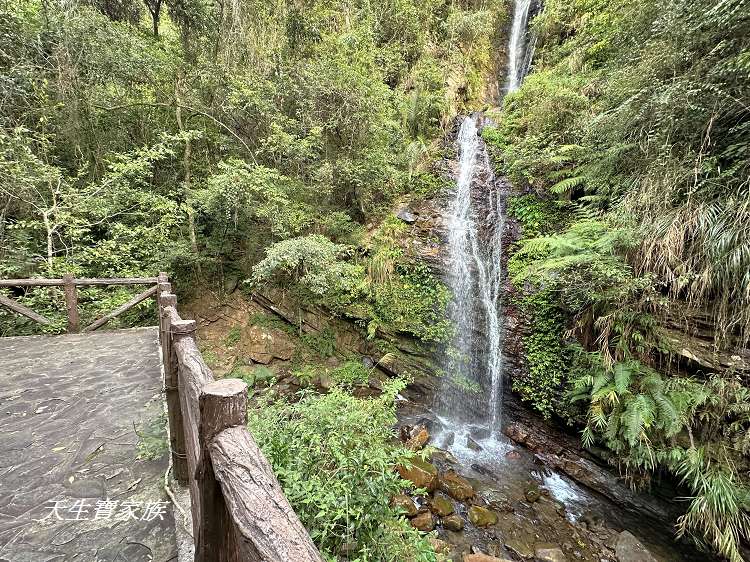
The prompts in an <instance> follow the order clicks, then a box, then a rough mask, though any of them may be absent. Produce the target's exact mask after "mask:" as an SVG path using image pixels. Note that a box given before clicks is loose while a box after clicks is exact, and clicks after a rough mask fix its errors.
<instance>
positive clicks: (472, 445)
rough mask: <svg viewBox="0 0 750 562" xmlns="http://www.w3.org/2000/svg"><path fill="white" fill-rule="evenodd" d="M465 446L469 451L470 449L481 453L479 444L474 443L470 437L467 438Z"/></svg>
mask: <svg viewBox="0 0 750 562" xmlns="http://www.w3.org/2000/svg"><path fill="white" fill-rule="evenodd" d="M466 446H467V447H468V448H469V449H471V450H472V451H476V452H479V451H481V450H482V446H481V445H480V444H479V443H477V442H476V441H474V439H472V438H471V437H469V438H468V439H467V440H466Z"/></svg>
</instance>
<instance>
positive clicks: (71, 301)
mask: <svg viewBox="0 0 750 562" xmlns="http://www.w3.org/2000/svg"><path fill="white" fill-rule="evenodd" d="M156 281H157V278H156V277H121V278H115V279H86V278H81V279H76V278H74V277H73V275H71V274H69V273H66V274H65V275H63V277H62V279H0V287H63V288H64V292H65V308H66V310H67V314H68V332H69V333H76V332H79V331H80V329H81V318H80V315H79V313H78V287H80V286H84V287H90V286H97V285H98V286H104V285H151V287H150V288H148V289H146V290H145V291H143V292H142V293H140V294H138V295H136V296H135V297H133V298H132V299H130V300H129V301H128V302H126V303H125V304H123V305H121V306H118V307H117V308H116V309H115V310H113V311H112V312H110V313H109V314H105V315H104V316H102V317H101V318H99V319H98V320H96V321H95V322H92V323H91V324H90V325H88V326H86V327H85V328H84V329H83V331H84V332H89V331H92V330H97V329H99V328H101V327H102V326H104V325H105V324H106V323H107V322H109V321H110V320H112V319H113V318H116V317H117V316H119V315H120V314H122V313H123V312H125V311H126V310H129V309H131V308H133V307H134V306H135V305H137V304H139V303H141V302H143V301H145V300H146V299H148V298H151V297H153V296H155V295H156ZM0 305H3V306H6V307H8V308H9V309H11V310H12V311H13V312H16V313H18V314H21V315H23V316H26V317H27V318H30V319H31V320H33V321H34V322H37V323H39V324H44V325H47V324H50V321H49V320H48V319H47V318H45V317H44V316H42V315H41V314H38V313H37V312H34V311H33V310H31V309H30V308H29V307H27V306H24V305H22V304H21V303H19V302H16V301H14V300H13V299H11V298H9V297H6V296H5V295H1V294H0Z"/></svg>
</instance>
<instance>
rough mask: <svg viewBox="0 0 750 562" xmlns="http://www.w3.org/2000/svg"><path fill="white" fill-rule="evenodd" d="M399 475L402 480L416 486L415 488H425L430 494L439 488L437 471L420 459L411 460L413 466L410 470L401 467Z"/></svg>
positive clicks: (399, 467)
mask: <svg viewBox="0 0 750 562" xmlns="http://www.w3.org/2000/svg"><path fill="white" fill-rule="evenodd" d="M398 473H399V474H400V475H401V478H403V479H404V480H408V481H409V482H411V483H412V484H414V487H416V488H425V489H426V490H427V491H428V492H433V491H435V489H436V488H437V485H438V473H437V469H436V468H435V467H434V466H433V465H431V464H430V463H428V462H427V461H423V460H422V459H420V458H419V457H416V458H414V459H412V460H411V466H410V467H409V468H407V467H406V466H403V465H399V466H398Z"/></svg>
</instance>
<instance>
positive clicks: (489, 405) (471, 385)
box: [438, 116, 503, 437]
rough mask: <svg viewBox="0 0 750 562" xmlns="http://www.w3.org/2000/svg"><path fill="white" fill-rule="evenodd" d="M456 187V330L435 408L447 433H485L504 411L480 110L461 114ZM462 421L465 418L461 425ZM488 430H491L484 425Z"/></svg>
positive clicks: (496, 269)
mask: <svg viewBox="0 0 750 562" xmlns="http://www.w3.org/2000/svg"><path fill="white" fill-rule="evenodd" d="M456 142H457V147H458V153H459V162H458V172H457V179H456V190H455V193H454V195H453V199H452V201H451V204H450V207H449V209H448V215H447V228H448V256H449V259H450V268H449V272H448V278H447V282H448V285H449V287H450V289H451V291H452V293H453V299H452V301H451V305H450V310H449V314H450V318H451V320H452V322H453V324H454V326H455V329H456V334H455V337H454V340H453V342H452V353H449V354H448V357H447V358H446V361H445V367H446V372H447V375H446V381H445V383H444V385H443V389H442V391H441V393H440V402H441V404H440V406H439V408H438V413H439V416H440V417H441V420H442V421H443V423H444V425H450V426H451V428H452V430H453V431H452V433H461V432H462V431H464V432H465V433H467V435H468V433H473V432H472V431H469V430H470V429H471V427H473V428H475V429H476V428H481V429H482V431H481V434H482V435H483V436H484V437H488V436H489V437H493V436H495V435H497V434H498V432H499V431H500V422H501V417H502V412H501V408H502V395H503V377H502V350H501V347H500V345H501V329H502V325H501V316H500V311H499V304H498V298H499V296H500V290H501V282H502V275H501V257H502V245H501V236H502V230H503V217H502V213H501V208H500V199H499V194H498V191H497V189H496V186H495V177H494V174H493V172H492V167H491V166H490V161H489V156H488V154H487V150H486V148H485V145H484V142H483V141H482V139H481V137H480V136H479V130H478V118H477V117H473V116H469V117H465V118H464V120H463V122H462V123H461V128H460V131H459V133H458V139H457V141H456ZM466 424H468V426H467V425H466ZM487 430H489V431H487Z"/></svg>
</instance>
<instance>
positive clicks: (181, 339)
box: [157, 274, 322, 562]
mask: <svg viewBox="0 0 750 562" xmlns="http://www.w3.org/2000/svg"><path fill="white" fill-rule="evenodd" d="M157 300H158V303H159V334H160V341H161V347H162V353H163V361H164V373H165V386H166V390H167V410H168V414H169V428H170V439H171V443H170V445H171V450H172V463H173V466H174V469H175V476H176V477H177V479H178V480H180V481H181V482H183V483H186V484H188V486H189V488H190V498H191V504H192V512H193V536H194V537H195V560H196V561H197V562H209V561H212V562H213V561H217V562H218V561H220V562H240V561H243V562H245V561H247V562H254V561H264V562H266V561H268V562H271V561H273V562H313V561H315V562H322V558H321V556H320V554H319V553H318V551H317V549H316V548H315V545H314V544H313V542H312V540H311V539H310V536H309V535H308V533H307V531H306V530H305V528H304V526H303V525H302V523H300V521H299V519H298V517H297V515H296V514H295V513H294V511H293V510H292V507H291V506H290V505H289V502H288V501H287V499H286V497H285V496H284V493H283V492H282V490H281V486H280V485H279V482H278V481H277V480H276V477H275V476H274V474H273V471H272V470H271V466H270V465H269V463H268V461H267V460H266V458H265V457H264V456H263V453H262V452H261V451H260V449H259V448H258V446H257V444H256V443H255V440H254V439H253V437H252V435H251V434H250V432H249V431H248V430H247V428H246V425H245V424H246V421H247V385H246V384H245V383H244V382H243V381H241V380H239V379H221V380H218V381H215V380H214V378H213V375H212V373H211V370H210V369H209V368H208V366H207V365H206V363H205V362H204V361H203V357H202V356H201V353H200V351H199V350H198V347H197V345H196V342H195V330H196V322H195V321H194V320H183V319H182V318H180V315H179V313H178V312H177V297H176V296H175V295H174V294H173V293H172V288H171V285H170V284H169V282H168V279H167V277H166V275H164V274H161V275H160V276H159V279H158V288H157Z"/></svg>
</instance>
